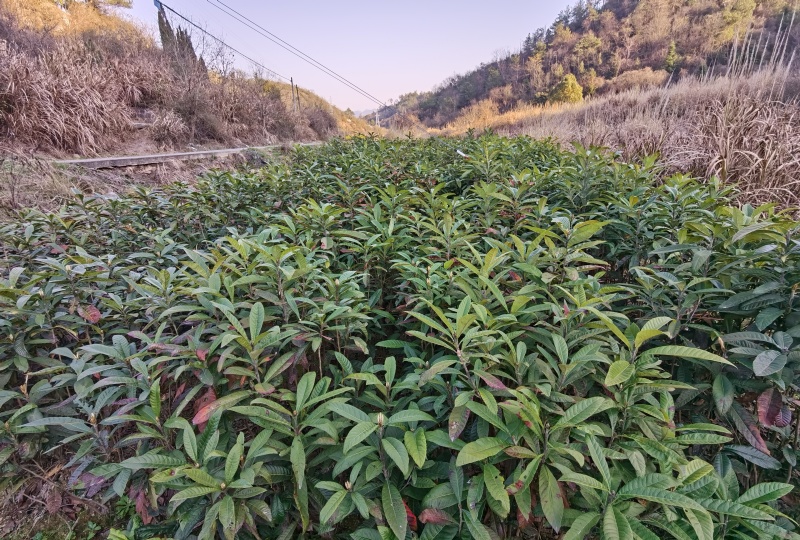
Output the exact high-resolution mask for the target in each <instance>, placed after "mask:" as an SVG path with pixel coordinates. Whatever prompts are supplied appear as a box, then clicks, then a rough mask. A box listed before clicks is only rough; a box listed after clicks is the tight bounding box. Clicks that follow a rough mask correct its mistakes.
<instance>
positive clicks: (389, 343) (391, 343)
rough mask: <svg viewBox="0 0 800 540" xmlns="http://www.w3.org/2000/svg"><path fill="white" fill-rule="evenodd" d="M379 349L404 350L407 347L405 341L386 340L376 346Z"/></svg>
mask: <svg viewBox="0 0 800 540" xmlns="http://www.w3.org/2000/svg"><path fill="white" fill-rule="evenodd" d="M375 345H376V346H377V347H383V348H384V349H402V348H403V347H405V346H406V343H405V342H404V341H400V340H399V339H385V340H383V341H379V342H378V343H376V344H375Z"/></svg>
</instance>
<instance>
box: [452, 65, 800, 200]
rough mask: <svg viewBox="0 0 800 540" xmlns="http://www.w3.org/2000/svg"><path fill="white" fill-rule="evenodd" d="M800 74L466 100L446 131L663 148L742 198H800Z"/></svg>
mask: <svg viewBox="0 0 800 540" xmlns="http://www.w3.org/2000/svg"><path fill="white" fill-rule="evenodd" d="M798 96H800V76H798V73H797V72H796V70H790V69H788V68H780V69H775V70H772V69H770V70H761V71H758V72H756V73H754V74H749V75H742V74H739V75H730V76H723V77H719V78H715V79H701V78H697V77H687V78H684V79H682V80H680V81H679V82H677V83H675V84H672V85H668V86H659V87H649V88H642V87H634V88H631V89H629V90H626V91H623V92H620V93H617V94H609V95H604V96H602V97H599V98H595V99H591V100H587V101H585V102H582V103H576V104H556V105H547V106H537V105H526V106H521V107H516V108H514V109H512V110H510V111H508V112H505V113H503V114H499V113H498V106H497V104H496V103H495V102H493V101H492V100H484V101H481V102H479V103H477V104H475V105H473V106H472V107H470V108H468V109H467V110H466V111H465V113H464V114H463V115H462V116H461V117H459V118H458V119H457V120H456V121H454V122H452V123H451V124H449V125H448V126H447V127H446V128H444V129H442V130H440V131H439V132H438V133H439V134H444V135H455V134H459V133H464V132H466V131H468V130H470V129H475V130H482V129H494V130H496V131H498V132H499V133H503V134H527V135H530V136H532V137H536V138H546V137H552V138H554V139H556V140H558V141H560V142H562V143H565V144H569V143H573V142H577V143H579V144H581V145H583V146H602V147H608V148H612V149H614V150H617V151H620V152H621V153H622V154H623V155H624V156H625V157H626V158H627V159H636V158H641V157H643V156H646V155H651V154H658V155H659V156H660V157H661V161H662V163H663V164H664V166H665V167H666V168H667V170H668V171H669V172H676V171H680V172H689V173H692V174H695V175H697V176H700V177H704V178H710V177H713V176H719V177H720V178H721V179H722V180H724V181H726V182H730V183H736V184H737V185H738V187H739V190H740V192H741V196H742V198H743V199H746V200H750V201H756V202H758V201H772V200H779V201H782V202H784V203H786V204H788V205H791V206H796V205H800V114H799V113H800V104H799V103H798Z"/></svg>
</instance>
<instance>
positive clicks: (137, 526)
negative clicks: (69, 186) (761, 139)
mask: <svg viewBox="0 0 800 540" xmlns="http://www.w3.org/2000/svg"><path fill="white" fill-rule="evenodd" d="M656 170H657V168H656V163H655V161H654V160H648V161H646V162H644V163H641V164H638V165H636V164H629V163H624V162H620V161H618V160H617V158H616V157H615V156H614V155H612V154H608V153H604V152H602V151H599V150H597V149H583V148H580V147H578V148H576V149H575V150H574V151H571V152H562V151H559V150H558V149H557V147H555V146H554V145H553V144H551V143H548V142H534V141H532V140H530V139H527V138H516V139H502V138H499V137H496V136H493V135H484V136H481V137H474V136H471V137H468V138H463V139H459V140H441V139H429V140H402V141H388V140H380V139H377V138H357V139H353V140H351V141H349V142H344V141H334V142H333V143H331V144H329V145H326V146H324V147H322V148H319V149H303V150H299V151H297V152H296V153H294V154H293V155H291V156H290V158H289V159H287V160H286V161H283V162H279V163H273V164H270V165H268V166H266V167H264V168H262V169H258V170H254V171H252V172H251V173H250V174H242V173H227V172H217V173H214V174H210V175H208V176H206V177H204V178H202V179H201V180H200V181H199V182H198V183H197V184H196V185H195V186H192V187H188V186H186V185H182V184H176V185H173V186H170V187H166V188H163V189H152V190H149V189H139V190H135V191H133V192H131V193H129V194H127V195H124V196H122V197H120V198H115V199H108V198H91V197H83V196H79V197H77V198H75V199H74V200H73V201H72V202H71V203H70V204H69V205H68V206H67V207H65V208H64V209H62V210H61V211H59V212H58V213H56V214H42V213H39V212H29V213H27V214H24V215H23V216H22V217H21V219H20V220H19V221H18V222H17V223H13V224H9V225H7V226H5V227H4V228H3V229H2V231H0V232H2V236H0V237H1V238H3V248H2V251H0V254H2V257H3V265H2V266H0V268H3V269H5V270H3V271H2V274H1V275H0V306H2V311H1V312H0V313H2V315H0V328H2V329H3V331H4V333H3V339H2V340H0V385H1V386H0V418H2V422H1V423H0V467H2V468H1V469H0V473H2V475H3V477H4V479H6V480H8V482H7V483H6V484H5V485H7V486H9V487H13V488H15V489H23V488H24V486H26V485H27V483H29V482H32V481H34V480H35V478H34V479H32V478H31V477H30V476H28V475H27V473H26V471H27V470H31V469H30V468H31V467H34V466H36V465H34V464H39V465H40V466H41V468H42V469H44V470H61V471H64V472H63V476H64V484H65V485H64V486H63V488H62V489H65V490H73V491H75V492H77V493H78V494H80V495H81V496H83V497H97V498H99V499H100V500H108V501H110V500H114V499H116V498H119V497H121V496H123V495H124V496H126V497H128V498H129V499H130V500H131V501H133V502H134V505H135V508H136V510H137V513H138V517H136V518H135V519H133V520H132V521H131V523H130V525H129V527H128V529H127V530H124V531H123V530H121V529H120V530H118V531H115V532H113V533H112V538H116V539H119V538H146V537H152V536H170V537H173V538H177V539H182V538H189V537H191V536H193V535H194V536H196V537H198V538H200V539H211V538H234V537H239V538H259V537H260V538H271V539H273V538H279V537H280V538H291V537H297V536H300V535H302V534H305V535H306V537H325V538H330V537H337V536H338V537H351V538H366V539H372V538H375V539H378V538H400V539H404V538H406V537H407V536H408V535H412V536H413V534H414V531H416V533H417V534H418V535H419V536H420V537H421V538H435V537H439V536H441V537H446V538H455V537H460V538H484V539H486V538H492V537H505V538H520V537H526V536H534V535H536V536H538V537H539V538H559V537H562V536H559V535H563V538H569V539H577V538H597V537H603V538H606V537H609V538H611V537H614V538H616V537H619V538H625V537H627V538H632V537H639V538H659V537H664V538H678V539H682V538H699V539H701V540H712V539H720V540H724V539H726V538H746V537H753V536H754V535H755V536H761V537H770V538H796V537H797V534H796V533H795V532H794V530H795V524H794V522H793V521H791V519H789V516H793V517H795V518H796V517H797V515H796V509H795V508H793V506H792V503H791V499H787V498H786V496H787V494H788V493H789V492H790V491H791V490H792V485H791V484H792V483H793V482H795V481H796V479H797V471H796V470H795V466H794V464H795V463H796V458H797V456H796V452H797V448H796V435H795V433H796V430H797V425H798V415H797V411H796V407H797V405H796V403H795V401H794V399H793V395H794V392H795V391H796V380H795V377H796V375H797V371H798V369H800V362H798V344H797V343H798V342H800V304H798V302H797V295H796V292H797V289H798V287H800V273H799V272H798V269H800V248H799V247H798V246H800V226H798V223H797V222H796V221H793V220H792V219H790V218H789V216H788V215H786V214H783V213H779V212H776V211H775V210H774V209H773V207H771V206H764V207H760V208H753V207H750V206H747V205H745V206H742V207H735V206H731V205H730V204H729V196H730V190H729V189H727V188H723V187H722V186H721V184H720V183H719V182H711V183H708V184H701V183H699V182H697V181H695V180H693V179H691V178H687V177H685V176H675V177H672V178H668V179H664V180H663V181H659V180H658V179H657V177H656ZM123 528H124V527H123ZM634 535H635V536H634Z"/></svg>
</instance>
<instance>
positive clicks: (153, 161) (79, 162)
mask: <svg viewBox="0 0 800 540" xmlns="http://www.w3.org/2000/svg"><path fill="white" fill-rule="evenodd" d="M318 144H322V143H319V142H316V143H299V144H296V145H295V146H315V145H318ZM282 147H283V145H279V144H276V145H272V146H257V147H243V148H225V149H222V150H200V151H197V152H172V153H168V154H149V155H144V156H115V157H101V158H89V159H59V160H55V161H53V163H54V164H55V165H73V166H78V167H85V168H87V169H112V168H117V167H136V166H141V165H157V164H159V163H166V162H168V161H189V160H196V159H211V158H217V157H224V156H229V155H231V154H240V153H242V152H244V151H246V150H256V151H270V150H276V149H278V148H282Z"/></svg>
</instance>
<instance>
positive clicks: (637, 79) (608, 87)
mask: <svg viewBox="0 0 800 540" xmlns="http://www.w3.org/2000/svg"><path fill="white" fill-rule="evenodd" d="M668 79H669V72H667V71H666V70H663V69H659V70H656V71H653V68H651V67H649V66H648V67H645V68H642V69H632V70H630V71H625V72H623V73H621V74H619V75H617V76H616V77H614V78H613V79H611V80H610V81H608V82H607V83H606V84H605V86H604V88H603V91H604V92H607V93H619V92H625V91H627V90H633V89H637V88H648V87H651V86H663V85H664V84H665V83H666V82H667V80H668Z"/></svg>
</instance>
